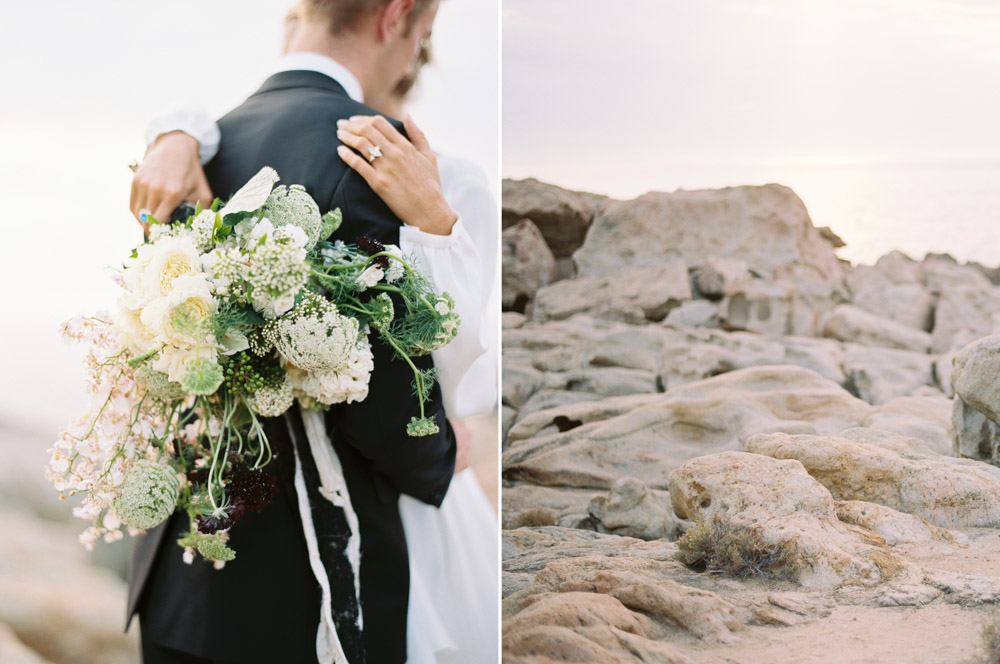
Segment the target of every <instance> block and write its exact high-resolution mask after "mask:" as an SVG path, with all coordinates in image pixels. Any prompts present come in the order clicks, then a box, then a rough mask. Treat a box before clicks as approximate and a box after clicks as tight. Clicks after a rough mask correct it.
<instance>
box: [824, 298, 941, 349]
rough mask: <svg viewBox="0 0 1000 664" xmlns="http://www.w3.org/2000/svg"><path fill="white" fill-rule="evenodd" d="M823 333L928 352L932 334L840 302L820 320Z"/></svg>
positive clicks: (833, 336)
mask: <svg viewBox="0 0 1000 664" xmlns="http://www.w3.org/2000/svg"><path fill="white" fill-rule="evenodd" d="M820 328H821V329H822V333H823V336H825V337H830V338H832V339H839V340H840V341H851V342H855V343H858V344H863V345H866V346H884V347H886V348H898V349H901V350H910V351H914V352H918V353H926V352H927V349H928V348H930V345H931V336H930V335H929V334H927V333H926V332H923V331H921V330H915V329H913V328H912V327H909V326H906V325H902V324H900V323H896V322H894V321H891V320H888V319H886V318H882V317H880V316H876V315H874V314H871V313H869V312H867V311H865V310H864V309H859V308H858V307H854V306H851V305H849V304H841V305H839V306H837V307H836V308H835V309H834V310H833V311H831V312H830V313H828V314H826V315H825V316H824V317H823V318H822V319H821V321H820Z"/></svg>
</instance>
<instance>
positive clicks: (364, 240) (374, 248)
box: [358, 235, 389, 270]
mask: <svg viewBox="0 0 1000 664" xmlns="http://www.w3.org/2000/svg"><path fill="white" fill-rule="evenodd" d="M358 249H360V250H361V251H363V252H365V253H366V254H368V255H369V256H374V255H375V254H378V253H381V252H383V251H385V245H384V244H382V243H381V242H379V241H378V240H376V239H375V238H373V237H370V236H368V235H362V236H361V237H359V238H358ZM375 264H376V265H378V266H379V267H380V268H382V269H383V270H388V269H389V257H388V256H379V257H378V258H376V259H375Z"/></svg>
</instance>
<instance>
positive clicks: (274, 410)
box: [247, 380, 295, 417]
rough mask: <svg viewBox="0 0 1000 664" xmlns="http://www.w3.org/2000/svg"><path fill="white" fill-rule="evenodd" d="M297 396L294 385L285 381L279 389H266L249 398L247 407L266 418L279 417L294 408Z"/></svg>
mask: <svg viewBox="0 0 1000 664" xmlns="http://www.w3.org/2000/svg"><path fill="white" fill-rule="evenodd" d="M294 401H295V395H294V394H293V392H292V384H291V383H290V382H289V381H288V380H285V381H284V382H283V383H281V385H280V386H279V387H264V388H261V389H259V390H257V391H256V392H254V393H253V394H251V395H249V396H247V405H249V406H250V407H251V408H252V409H253V411H254V412H255V413H257V414H258V415H263V416H264V417H277V416H278V415H281V414H282V413H284V412H285V411H286V410H288V409H289V408H291V407H292V403H293V402H294Z"/></svg>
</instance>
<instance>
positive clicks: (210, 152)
mask: <svg viewBox="0 0 1000 664" xmlns="http://www.w3.org/2000/svg"><path fill="white" fill-rule="evenodd" d="M172 131H182V132H184V133H185V134H187V135H188V136H190V137H191V138H193V139H195V140H196V141H198V159H199V161H201V163H202V164H207V163H208V162H210V161H212V158H213V157H215V155H216V154H217V153H218V152H219V140H220V138H221V134H220V132H219V125H218V124H217V123H216V122H215V120H213V119H212V118H211V117H209V115H208V113H205V112H204V111H199V110H195V109H190V108H181V109H176V110H172V111H168V112H166V113H163V114H162V115H158V116H156V117H155V118H153V119H152V120H151V121H150V123H149V125H148V126H147V127H146V145H152V144H153V143H154V142H156V139H157V138H159V137H160V136H161V135H163V134H167V133H169V132H172Z"/></svg>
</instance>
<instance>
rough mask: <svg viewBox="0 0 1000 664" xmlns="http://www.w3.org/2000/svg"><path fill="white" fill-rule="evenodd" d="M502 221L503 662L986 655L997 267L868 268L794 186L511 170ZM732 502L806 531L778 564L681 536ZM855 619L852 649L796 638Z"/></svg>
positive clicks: (765, 522) (992, 595)
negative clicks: (685, 551) (750, 568)
mask: <svg viewBox="0 0 1000 664" xmlns="http://www.w3.org/2000/svg"><path fill="white" fill-rule="evenodd" d="M503 226H504V230H503V240H502V246H503V305H504V309H505V313H504V315H503V327H504V331H503V410H502V418H503V431H504V447H503V458H502V462H501V468H502V486H503V498H502V511H503V527H504V532H503V571H504V575H503V594H504V600H503V601H504V608H503V617H504V637H503V638H504V642H503V651H504V661H505V662H512V663H514V662H523V663H529V662H530V663H538V664H541V663H543V662H550V661H576V662H636V661H650V662H653V661H655V662H702V661H704V662H709V661H713V662H714V661H731V662H751V661H761V660H758V659H755V657H765V656H766V657H768V658H769V659H770V660H771V661H786V662H793V661H794V662H807V661H810V662H811V661H815V662H841V661H843V662H854V661H880V662H918V661H919V662H943V661H949V662H953V661H961V660H963V659H964V658H969V657H975V656H976V655H977V652H978V651H977V649H978V647H979V644H980V642H981V638H980V636H979V631H980V627H981V620H982V618H983V617H986V616H991V615H993V613H994V611H995V609H994V608H993V605H994V604H996V603H997V602H998V601H1000V556H998V553H1000V544H998V543H997V542H996V541H995V540H1000V537H998V535H1000V468H998V467H997V465H998V464H1000V429H998V426H1000V425H998V422H1000V388H998V387H996V381H995V376H997V375H1000V373H998V369H1000V336H993V335H995V334H997V333H998V332H1000V314H998V313H996V312H1000V287H998V286H997V282H998V273H997V271H995V270H990V269H988V268H985V267H983V266H980V265H976V264H966V265H961V264H959V263H958V262H957V261H955V260H954V259H952V258H951V257H950V256H947V255H929V256H927V257H926V258H924V259H923V260H922V261H916V260H913V259H911V258H909V257H907V256H904V255H903V254H901V253H898V252H893V253H890V254H888V255H886V256H883V257H882V258H881V259H879V261H878V262H877V263H876V264H875V265H872V266H852V265H850V264H849V263H847V262H845V261H842V260H840V259H839V258H838V257H837V255H836V249H837V248H838V247H839V246H843V242H842V241H841V240H840V238H838V237H837V236H836V234H835V233H833V232H832V231H831V230H830V229H826V228H816V227H814V226H813V224H812V222H811V220H810V218H809V215H808V212H807V210H806V208H805V205H804V204H803V202H802V201H801V200H800V199H799V198H798V197H797V196H796V195H795V193H794V192H792V191H791V190H790V189H788V188H787V187H783V186H781V185H775V184H771V185H765V186H744V187H731V188H726V189H720V190H704V191H678V192H674V193H669V194H665V193H650V194H646V195H644V196H641V197H639V198H637V199H634V200H631V201H618V200H613V199H608V198H604V197H601V196H596V195H593V194H588V193H582V192H573V191H568V190H564V189H560V188H558V187H554V186H552V185H547V184H544V183H541V182H538V181H535V180H524V181H512V180H507V181H505V182H504V185H503ZM712 524H715V525H714V527H717V528H722V529H728V530H727V531H726V532H729V531H732V532H739V533H750V534H751V535H752V537H753V538H755V540H756V541H759V542H762V543H763V544H764V545H766V547H770V548H769V550H771V551H775V552H780V554H781V555H780V557H779V558H776V560H778V562H777V563H774V564H773V565H771V566H772V567H773V570H772V571H773V572H774V574H773V575H771V576H770V578H759V577H751V578H747V579H739V578H732V577H731V576H730V575H727V574H723V573H710V572H709V571H698V569H697V568H696V567H692V566H689V565H685V564H684V563H682V562H681V561H680V560H678V559H677V555H678V551H679V548H678V544H677V540H678V539H680V538H681V537H686V539H685V540H683V541H682V544H684V545H685V546H687V547H690V545H691V544H690V543H691V541H692V537H693V535H691V536H685V533H691V532H692V531H695V530H697V529H698V528H707V527H709V526H711V525H712ZM698 532H701V531H698ZM768 564H771V563H768ZM715 571H720V570H712V572H715ZM901 613H905V614H906V616H907V624H908V625H910V626H911V627H910V628H909V631H907V630H906V629H903V628H902V627H901V625H900V624H899V619H900V614H901ZM845 616H851V617H850V618H848V619H847V620H849V623H848V624H846V625H845V624H843V622H842V621H843V620H844V619H845ZM851 623H857V624H851ZM942 623H948V624H954V625H960V626H961V628H956V629H954V630H953V632H952V633H949V634H941V633H940V631H939V630H938V627H937V625H939V624H942ZM879 624H883V626H884V628H885V629H887V630H888V629H891V630H894V631H893V632H892V633H889V634H884V635H882V636H881V638H878V634H879V633H878V631H877V629H875V627H874V626H877V625H879ZM832 632H836V633H837V635H838V636H839V637H842V639H846V642H847V643H849V644H850V643H853V646H852V645H848V646H845V647H844V648H841V649H838V650H837V651H836V652H834V653H831V652H829V651H824V650H823V649H819V650H810V649H809V648H802V647H795V646H794V644H795V643H796V642H797V641H796V640H797V639H800V638H801V635H803V634H809V638H811V639H814V640H815V641H816V642H817V643H821V642H824V641H830V640H831V639H832V638H833V637H832V635H831V634H832ZM866 635H869V636H866ZM942 640H943V643H944V646H934V645H933V643H936V642H939V641H942ZM942 647H943V648H944V649H942ZM768 648H771V650H768ZM878 653H881V654H878ZM876 654H878V655H877V656H876Z"/></svg>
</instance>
